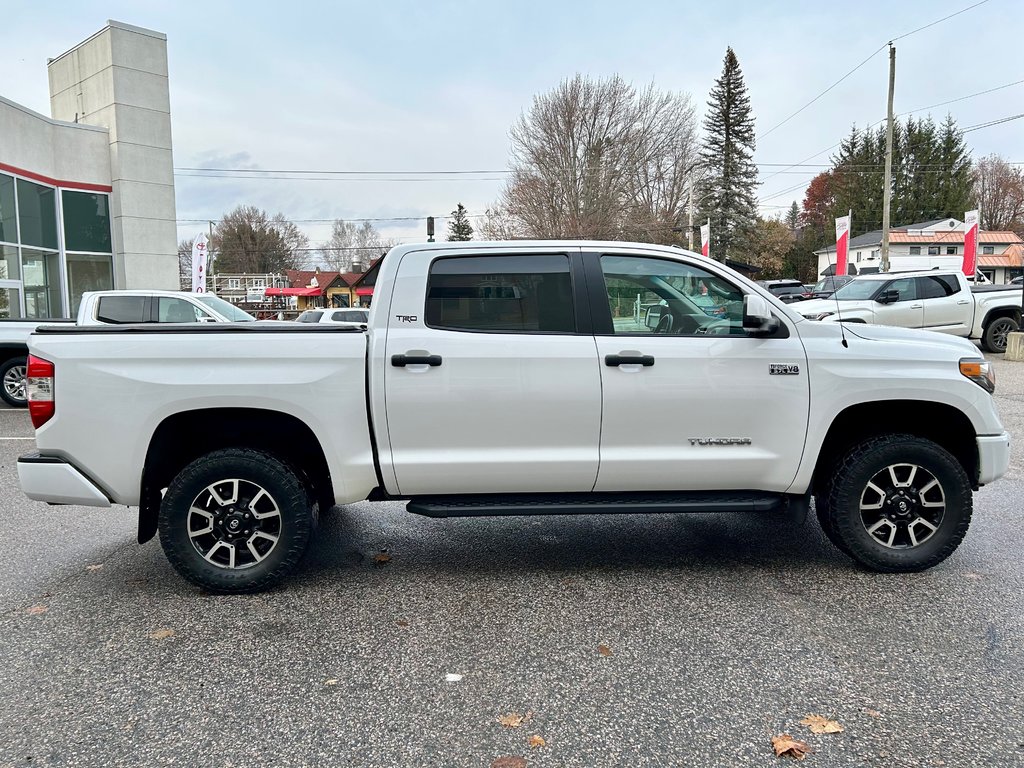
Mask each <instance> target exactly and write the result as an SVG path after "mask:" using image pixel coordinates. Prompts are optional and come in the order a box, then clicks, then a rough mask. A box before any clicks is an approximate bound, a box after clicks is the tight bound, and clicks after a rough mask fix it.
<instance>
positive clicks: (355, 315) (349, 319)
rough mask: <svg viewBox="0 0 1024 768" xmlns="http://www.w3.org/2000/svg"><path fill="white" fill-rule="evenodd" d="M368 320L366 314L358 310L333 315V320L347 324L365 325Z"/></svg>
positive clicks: (348, 310)
mask: <svg viewBox="0 0 1024 768" xmlns="http://www.w3.org/2000/svg"><path fill="white" fill-rule="evenodd" d="M366 318H367V313H366V312H360V311H358V310H352V309H347V310H344V311H343V312H335V313H334V314H333V315H331V320H334V321H335V322H345V323H365V322H366Z"/></svg>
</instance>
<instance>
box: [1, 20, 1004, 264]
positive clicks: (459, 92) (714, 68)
mask: <svg viewBox="0 0 1024 768" xmlns="http://www.w3.org/2000/svg"><path fill="white" fill-rule="evenodd" d="M13 2H14V5H15V6H16V7H17V10H14V11H13V13H12V12H11V9H8V12H7V13H5V14H4V16H5V20H4V21H5V23H4V26H3V29H2V30H0V94H2V95H3V96H5V97H7V98H9V99H12V100H14V101H16V102H18V103H21V104H24V105H25V106H27V107H29V108H31V109H34V110H36V111H38V112H41V113H43V114H49V95H48V89H47V77H46V60H47V58H52V57H55V56H57V55H59V54H61V53H63V52H64V51H66V50H68V49H69V48H71V47H73V46H74V45H76V44H77V43H79V42H80V41H82V40H84V39H85V38H87V37H89V36H90V35H91V34H93V33H94V32H96V31H98V30H99V29H101V28H102V27H103V26H104V25H105V23H106V20H107V19H116V20H118V21H122V22H125V23H128V24H133V25H136V26H140V27H146V28H149V29H154V30H157V31H160V32H163V33H165V34H166V35H167V38H168V40H167V44H168V59H169V67H170V92H171V117H172V129H173V136H174V165H175V168H176V169H181V168H194V167H201V168H259V169H266V170H306V169H311V170H334V171H404V172H410V171H452V170H490V171H496V170H500V169H504V168H505V167H506V166H507V162H508V150H509V141H508V129H509V127H510V126H511V124H512V122H513V121H514V120H515V119H516V118H517V117H518V115H519V114H520V112H521V111H522V110H523V109H525V108H526V107H528V105H529V103H530V100H531V98H532V97H533V95H534V94H537V93H541V92H543V91H546V90H548V89H550V88H552V87H553V86H555V85H556V84H557V83H558V82H559V81H560V80H562V79H564V78H567V77H571V76H572V75H574V74H575V73H576V72H582V73H584V74H586V75H589V76H592V77H600V76H607V75H612V74H616V73H617V74H619V75H621V76H623V77H624V78H626V79H627V80H629V81H631V82H633V83H635V84H637V85H645V84H647V83H649V82H653V83H654V84H655V85H656V86H658V87H659V88H662V89H665V90H676V91H685V92H688V93H690V94H691V95H692V97H693V100H694V102H695V104H696V105H697V108H698V112H699V113H703V110H704V105H705V102H706V100H707V95H708V91H709V90H710V88H711V87H712V85H713V82H714V80H715V78H716V77H717V76H718V75H719V74H720V73H721V68H722V58H723V55H724V53H725V49H726V46H729V45H731V46H732V47H733V49H734V50H735V51H736V55H737V56H738V58H739V61H740V66H741V67H742V69H743V73H744V76H745V78H746V82H747V85H748V87H749V91H750V97H751V102H752V105H753V110H754V114H755V116H756V120H757V133H758V135H762V134H764V133H765V132H767V131H768V130H769V129H771V128H772V127H774V126H775V125H776V124H778V123H780V122H781V121H783V120H784V119H786V118H787V117H788V116H789V115H791V114H792V113H793V112H795V111H796V110H798V109H799V108H800V107H802V106H804V105H805V104H806V103H807V102H809V101H810V100H811V99H813V98H814V97H815V96H817V95H818V94H819V93H821V92H822V91H823V90H824V89H826V88H827V87H828V86H829V85H831V84H832V83H834V82H835V81H836V80H838V79H839V78H840V77H842V76H843V75H844V74H846V73H847V72H849V71H850V70H851V69H853V68H854V67H855V66H857V65H858V64H859V63H860V62H862V61H863V60H864V59H865V58H867V57H868V56H869V55H870V54H871V53H872V51H875V50H876V49H879V48H880V47H881V46H882V45H883V44H884V43H885V42H886V41H887V40H890V39H892V38H894V37H897V36H900V35H903V34H905V33H908V32H911V31H912V30H915V29H917V28H919V27H922V26H924V25H926V24H929V23H931V22H933V21H936V20H938V19H941V18H942V17H944V16H947V15H949V14H952V13H955V12H957V11H960V10H961V9H963V8H966V7H968V6H970V5H972V4H973V3H974V2H976V0H928V1H927V2H924V1H919V0H903V1H901V2H893V0H886V1H884V2H877V1H876V0H867V1H866V2H861V3H858V4H853V3H838V2H821V0H817V1H816V2H805V1H804V0H796V1H794V0H788V1H787V2H764V1H763V0H762V1H745V2H737V1H736V0H733V2H724V3H723V2H709V3H694V2H679V1H678V0H665V1H660V0H659V1H658V2H633V3H623V2H615V3H613V2H604V1H603V0H589V1H588V2H572V3H570V2H553V1H552V0H547V1H546V2H535V1H534V0H521V1H520V2H516V3H511V2H503V3H482V2H471V1H469V0H462V2H435V3H423V2H415V3H412V2H409V3H406V2H388V3H381V2H378V3H373V2H370V3H367V2H359V3H351V2H350V3H326V2H325V3H310V2H292V3H280V2H274V3H267V2H254V1H251V0H250V1H249V2H244V3H242V2H220V1H218V2H205V3H199V2H192V1H191V0H173V1H172V0H165V1H158V0H131V1H128V0H109V1H108V2H103V3H99V2H81V1H79V2H65V1H63V0H48V1H47V2H35V3H29V2H26V1H25V0H13ZM896 46H897V75H896V112H897V113H899V112H906V111H909V110H913V109H918V108H921V107H927V106H929V105H932V104H937V103H940V102H946V101H950V100H952V99H958V98H960V97H962V96H968V95H970V94H974V93H977V92H979V91H983V90H987V89H990V88H997V87H999V86H1003V85H1006V84H1008V83H1013V82H1016V81H1019V80H1024V58H1022V57H1021V53H1020V51H1021V48H1022V46H1024V0H988V1H987V2H984V3H982V4H981V5H979V6H978V7H976V8H974V9H973V10H971V11H969V12H967V13H964V14H961V15H959V16H956V17H955V18H952V19H949V20H948V21H944V22H942V23H940V24H936V25H935V26H932V27H930V28H928V29H925V30H923V31H920V32H917V33H915V34H913V35H910V36H909V37H906V38H904V39H902V40H899V41H897V43H896ZM886 83H887V55H886V52H885V51H884V50H883V51H879V52H878V53H877V54H876V55H875V56H874V57H873V58H872V59H871V60H870V61H868V63H867V64H865V65H864V66H862V67H861V68H860V69H858V70H857V71H856V72H855V73H854V74H852V75H851V76H850V77H849V78H847V79H846V80H845V81H843V82H842V83H841V84H839V85H838V86H836V87H835V88H834V89H833V90H831V91H830V92H828V93H827V94H825V95H824V96H822V97H821V98H820V99H819V100H818V101H817V102H815V103H814V104H813V105H812V106H810V107H809V108H807V109H806V110H804V111H803V112H801V113H800V114H799V115H797V116H796V117H794V118H793V119H792V120H790V121H789V122H787V123H786V124H785V125H783V126H782V127H780V128H778V129H776V130H774V131H773V132H772V133H771V134H770V135H768V136H765V137H763V138H762V139H761V140H759V142H758V146H757V153H756V160H757V162H758V163H761V164H763V165H762V167H761V179H762V186H761V188H760V197H761V200H762V203H763V204H764V205H765V206H779V208H769V207H765V208H763V209H762V211H763V213H765V214H769V213H771V214H774V213H777V212H778V211H779V210H781V207H782V206H788V205H789V203H790V202H792V201H793V200H802V198H803V185H805V184H806V182H807V181H809V180H810V178H811V176H813V175H814V173H815V172H817V171H818V170H821V169H820V168H819V169H814V168H806V167H805V168H792V169H789V170H788V171H785V172H783V173H778V174H777V175H773V174H776V172H778V171H779V170H780V168H779V167H774V166H770V165H768V164H773V163H799V162H801V161H804V162H808V163H815V162H817V163H823V164H824V163H827V162H828V156H829V154H830V153H828V152H826V153H822V154H819V155H817V156H816V157H815V158H813V159H808V158H809V157H810V156H811V155H812V154H813V153H815V152H817V151H819V150H824V149H825V148H827V147H830V146H831V145H833V144H836V143H837V142H838V141H839V140H840V139H841V138H842V137H843V136H844V135H846V134H847V133H848V131H849V129H850V127H851V125H852V124H854V123H856V124H858V125H859V126H864V125H867V124H870V123H874V122H876V121H878V120H880V119H881V118H883V117H884V116H885V97H886ZM947 110H948V111H949V112H951V113H952V114H953V116H954V117H955V118H956V119H957V121H958V122H959V124H960V126H961V127H963V128H966V127H969V126H973V125H977V124H980V123H984V122H987V121H990V120H995V119H998V118H1002V117H1006V116H1009V115H1014V114H1019V113H1022V112H1024V84H1017V85H1014V86H1012V87H1009V88H1003V89H1001V90H998V91H995V92H993V93H990V94H986V95H981V96H977V97H974V98H970V99H965V100H963V101H958V102H956V103H954V104H949V105H948V106H942V107H938V108H936V109H934V110H932V111H933V113H934V115H935V117H936V118H937V119H939V118H941V117H942V116H944V115H945V113H946V111H947ZM966 138H967V140H968V142H969V145H970V147H971V149H972V151H973V154H974V156H975V157H979V156H982V155H987V154H989V153H999V154H1001V155H1002V156H1003V157H1004V158H1005V159H1007V160H1010V161H1017V162H1019V161H1024V146H1022V144H1024V120H1018V121H1015V122H1008V123H1006V124H1003V125H998V126H994V127H991V128H984V129H980V130H976V131H972V132H970V133H968V134H967V135H966ZM0 140H2V137H0ZM177 173H178V175H177V179H176V187H177V215H178V218H179V234H180V235H181V236H182V237H186V236H191V235H193V234H195V232H196V231H199V230H202V229H204V228H205V226H204V225H203V224H201V223H199V222H198V221H195V222H193V221H187V220H192V219H194V220H202V221H205V220H206V219H219V218H220V216H221V215H222V214H223V213H224V212H226V211H228V210H230V209H231V208H234V207H235V206H236V205H238V204H242V203H245V204H252V205H256V206H259V207H261V208H264V209H266V210H267V211H268V213H270V214H274V213H277V212H281V213H283V214H285V216H286V217H288V218H289V219H292V220H294V221H296V222H298V223H299V226H300V227H301V228H302V229H303V230H304V231H305V232H306V233H307V234H308V235H309V236H310V238H311V240H312V241H313V242H314V244H316V243H319V242H320V241H322V240H324V239H326V237H327V234H328V232H329V229H330V225H329V223H317V222H314V221H309V220H316V219H322V220H330V219H334V218H346V219H364V218H373V219H386V218H393V217H425V216H427V215H436V216H442V215H446V214H447V213H448V212H450V211H451V210H452V209H453V208H454V207H455V205H456V203H458V202H460V201H461V202H462V203H463V204H464V205H465V206H466V207H467V208H468V209H469V210H470V212H471V213H472V214H480V213H482V212H483V211H484V209H485V208H486V207H487V205H489V204H490V203H491V202H493V201H494V200H495V199H496V197H497V196H498V193H499V190H500V188H501V184H502V182H501V174H499V173H489V174H484V175H482V176H481V177H472V176H469V177H467V176H465V175H462V176H458V175H454V176H451V177H447V178H438V177H426V179H424V178H423V177H419V178H418V179H417V180H409V179H410V178H412V177H410V176H407V175H401V174H398V175H396V176H394V177H392V178H393V179H396V180H393V181H378V180H372V181H355V180H344V181H341V180H332V181H296V180H279V179H266V178H264V179H253V180H240V179H216V178H187V177H186V175H185V174H187V173H188V172H186V171H178V172H177ZM780 192H781V193H782V194H779V193H780ZM478 221H479V219H473V222H474V223H477V222H478ZM438 224H439V228H440V226H441V225H443V222H438ZM375 226H377V227H378V229H380V230H381V231H382V232H383V233H384V234H386V235H389V236H392V237H396V238H401V239H403V240H405V241H413V240H422V239H424V235H423V232H424V229H423V226H424V225H423V223H422V221H410V222H397V221H391V222H388V221H378V222H375Z"/></svg>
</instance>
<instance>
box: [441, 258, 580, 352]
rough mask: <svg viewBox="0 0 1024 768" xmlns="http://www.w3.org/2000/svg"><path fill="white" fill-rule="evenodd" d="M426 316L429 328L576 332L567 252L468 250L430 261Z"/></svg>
mask: <svg viewBox="0 0 1024 768" xmlns="http://www.w3.org/2000/svg"><path fill="white" fill-rule="evenodd" d="M425 320H426V323H427V325H428V326H431V327H433V328H447V329H451V330H461V331H490V332H499V333H502V332H503V333H575V331H576V321H575V311H574V308H573V300H572V280H571V278H570V275H569V258H568V256H565V255H546V254H538V255H532V254H527V255H521V256H466V257H461V256H460V257H454V258H442V259H438V260H437V261H435V262H434V263H433V264H431V266H430V276H429V278H428V280H427V306H426V312H425Z"/></svg>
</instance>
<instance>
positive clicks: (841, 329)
mask: <svg viewBox="0 0 1024 768" xmlns="http://www.w3.org/2000/svg"><path fill="white" fill-rule="evenodd" d="M836 266H837V267H838V266H839V260H838V259H836ZM837 277H839V275H833V276H832V300H833V301H834V302H835V303H836V317H838V318H839V321H838V322H839V333H840V335H842V337H843V347H844V348H846V349H849V348H850V345H849V343H848V342H847V341H846V326H845V325H843V313H842V310H840V309H839V298H838V297H837V296H836V294H837V293H838V292H839V289H838V288H837V287H836V278H837ZM847 285H849V283H847Z"/></svg>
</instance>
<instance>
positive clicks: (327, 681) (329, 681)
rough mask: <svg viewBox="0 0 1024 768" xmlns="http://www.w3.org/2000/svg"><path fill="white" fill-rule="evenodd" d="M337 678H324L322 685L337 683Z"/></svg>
mask: <svg viewBox="0 0 1024 768" xmlns="http://www.w3.org/2000/svg"><path fill="white" fill-rule="evenodd" d="M337 684H338V678H336V677H332V678H331V679H330V680H324V685H337Z"/></svg>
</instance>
